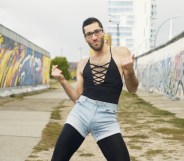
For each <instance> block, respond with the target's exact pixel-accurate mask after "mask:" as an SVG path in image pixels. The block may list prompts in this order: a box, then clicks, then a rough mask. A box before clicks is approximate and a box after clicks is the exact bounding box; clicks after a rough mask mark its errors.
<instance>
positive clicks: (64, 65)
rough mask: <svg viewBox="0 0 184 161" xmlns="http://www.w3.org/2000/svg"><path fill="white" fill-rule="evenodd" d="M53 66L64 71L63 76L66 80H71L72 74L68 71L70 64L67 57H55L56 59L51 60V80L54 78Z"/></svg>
mask: <svg viewBox="0 0 184 161" xmlns="http://www.w3.org/2000/svg"><path fill="white" fill-rule="evenodd" d="M52 65H58V69H60V70H62V72H63V75H64V77H65V78H66V79H70V78H71V76H70V72H69V71H68V68H69V64H68V61H67V59H66V57H55V58H54V59H51V63H50V78H52V76H51V70H52Z"/></svg>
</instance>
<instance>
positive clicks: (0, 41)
mask: <svg viewBox="0 0 184 161" xmlns="http://www.w3.org/2000/svg"><path fill="white" fill-rule="evenodd" d="M3 42H4V39H3V35H2V34H0V44H3Z"/></svg>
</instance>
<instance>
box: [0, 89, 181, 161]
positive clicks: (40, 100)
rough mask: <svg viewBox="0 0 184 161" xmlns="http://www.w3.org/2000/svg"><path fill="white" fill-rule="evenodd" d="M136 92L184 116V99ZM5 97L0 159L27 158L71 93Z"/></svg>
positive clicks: (19, 160)
mask: <svg viewBox="0 0 184 161" xmlns="http://www.w3.org/2000/svg"><path fill="white" fill-rule="evenodd" d="M137 95H138V96H139V97H140V98H142V99H144V100H145V101H147V102H150V103H151V104H153V105H154V106H156V107H158V108H159V109H163V110H167V111H170V112H172V113H175V114H176V117H179V118H184V101H172V100H169V99H168V98H166V97H164V96H162V95H159V94H155V93H148V92H145V91H143V90H138V92H137ZM6 99H7V98H1V99H0V161H25V159H26V158H27V157H28V156H29V155H30V154H31V152H32V150H33V147H34V146H35V145H37V143H38V142H39V141H40V139H41V135H42V130H43V129H44V127H45V126H46V124H47V123H48V122H49V119H50V114H51V111H52V110H53V108H55V107H57V105H58V104H59V103H60V102H61V101H62V100H65V99H68V96H67V95H66V94H65V92H64V91H63V89H56V90H51V91H49V92H45V93H41V94H36V95H33V96H26V97H24V98H23V99H11V98H8V99H7V100H6ZM2 102H3V103H2Z"/></svg>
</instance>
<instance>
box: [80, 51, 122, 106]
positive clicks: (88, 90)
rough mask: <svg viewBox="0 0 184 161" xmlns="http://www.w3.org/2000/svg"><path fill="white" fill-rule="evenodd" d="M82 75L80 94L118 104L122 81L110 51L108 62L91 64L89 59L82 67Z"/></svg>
mask: <svg viewBox="0 0 184 161" xmlns="http://www.w3.org/2000/svg"><path fill="white" fill-rule="evenodd" d="M110 53H111V49H110ZM83 77H84V90H83V93H82V95H84V96H86V97H88V98H91V99H94V100H98V101H104V102H108V103H115V104H118V100H119V96H120V94H121V91H122V87H123V82H122V79H121V75H120V73H119V69H118V67H117V65H116V63H115V61H114V59H113V57H112V53H111V59H110V62H108V63H106V64H104V65H100V66H99V65H95V64H91V63H90V59H89V60H88V62H87V64H86V66H85V67H84V70H83Z"/></svg>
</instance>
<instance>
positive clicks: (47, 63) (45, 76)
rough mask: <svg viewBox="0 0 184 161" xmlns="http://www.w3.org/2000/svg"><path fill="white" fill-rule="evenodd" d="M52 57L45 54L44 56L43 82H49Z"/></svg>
mask: <svg viewBox="0 0 184 161" xmlns="http://www.w3.org/2000/svg"><path fill="white" fill-rule="evenodd" d="M50 62H51V59H50V58H48V57H46V56H44V57H43V72H42V74H43V75H42V80H43V81H42V83H43V84H49V70H50Z"/></svg>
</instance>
